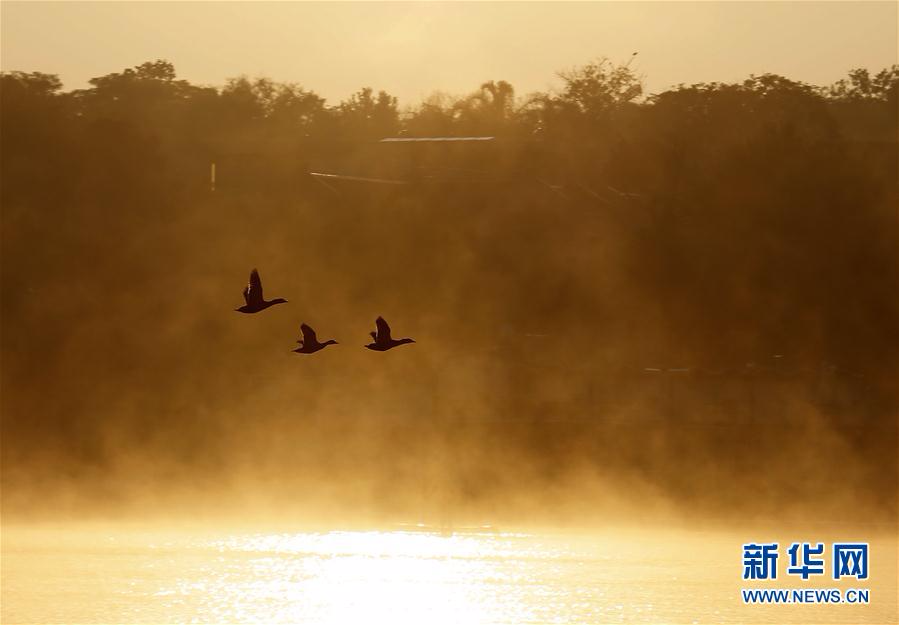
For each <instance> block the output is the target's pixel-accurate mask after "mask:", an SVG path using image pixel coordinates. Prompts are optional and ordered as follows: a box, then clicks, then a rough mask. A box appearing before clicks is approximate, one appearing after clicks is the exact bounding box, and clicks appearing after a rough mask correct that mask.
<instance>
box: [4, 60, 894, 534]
mask: <svg viewBox="0 0 899 625" xmlns="http://www.w3.org/2000/svg"><path fill="white" fill-rule="evenodd" d="M473 78H474V79H473V84H477V80H476V77H473ZM561 80H562V85H563V86H562V88H561V89H560V90H559V91H558V92H552V93H538V94H529V95H519V96H516V94H515V92H514V89H513V86H512V85H509V84H508V83H506V82H503V81H499V80H496V81H489V82H485V83H483V84H482V86H481V87H479V88H478V89H476V90H475V91H474V92H473V93H472V94H470V95H467V96H449V95H445V94H443V95H441V94H435V95H434V96H433V97H431V98H428V99H426V100H425V101H424V102H423V103H421V104H420V105H418V106H416V107H412V108H410V109H399V108H398V106H397V103H396V100H395V99H394V98H392V97H391V96H390V95H389V94H386V93H383V92H380V93H378V92H377V91H375V90H372V89H363V90H360V91H359V92H358V93H357V94H355V95H354V96H352V97H351V98H348V99H347V100H345V101H343V102H341V103H339V104H336V105H335V104H331V103H328V102H326V101H324V100H323V99H322V98H320V97H318V96H317V95H316V94H315V93H314V92H313V91H310V90H309V89H307V88H302V87H300V86H297V85H291V84H282V83H278V82H276V81H272V80H268V79H254V78H245V77H244V78H236V79H234V80H232V81H230V82H229V83H228V84H227V85H225V86H223V87H221V88H210V87H199V86H195V85H191V84H189V83H187V82H185V81H181V80H178V79H177V77H176V76H175V70H174V68H173V67H172V66H171V65H169V64H168V63H165V62H154V63H147V64H144V65H141V66H139V67H137V68H133V69H129V70H125V71H123V72H121V73H116V74H112V75H108V76H103V77H99V78H97V79H95V80H93V81H92V84H91V87H90V88H88V89H85V90H80V91H75V92H62V91H61V89H60V83H59V81H58V79H56V78H55V77H54V76H49V75H45V74H37V73H31V74H27V73H21V72H13V73H5V74H3V78H2V91H0V96H2V128H0V131H2V133H0V141H2V145H0V147H2V156H3V158H2V308H0V315H2V335H0V344H2V369H0V374H2V378H0V381H2V469H3V471H2V480H3V491H2V494H3V512H4V515H5V517H6V518H16V517H24V516H36V517H41V518H43V517H52V518H59V517H60V516H72V517H93V516H105V515H112V516H119V515H121V516H123V517H147V516H152V517H156V516H174V517H190V516H197V515H200V516H206V515H211V516H214V515H221V516H228V517H244V518H255V517H256V516H258V517H260V518H262V517H265V518H278V519H281V520H285V519H287V520H294V519H295V520H297V521H298V522H299V521H314V520H315V519H322V518H327V519H341V520H345V521H348V522H365V521H370V520H392V521H411V522H415V521H418V520H424V521H427V522H459V521H460V520H464V521H465V522H479V523H496V522H500V523H502V522H511V521H516V522H523V521H535V520H545V521H547V522H596V521H601V520H603V519H608V518H612V517H619V516H622V515H627V516H629V515H635V516H638V517H641V518H648V517H652V516H653V515H658V514H678V515H686V516H688V517H697V518H713V519H729V518H734V517H737V516H739V517H740V518H746V517H747V516H750V517H751V516H756V515H757V516H759V517H765V518H770V517H778V518H785V517H787V516H789V515H805V518H809V517H810V516H812V517H813V518H822V519H832V520H843V521H858V520H862V519H871V518H875V519H895V515H896V492H897V465H896V443H897V438H896V437H897V431H896V411H897V388H896V381H897V357H899V349H897V344H899V328H897V324H899V310H897V308H899V299H897V285H899V280H897V277H899V276H897V262H896V261H897V240H896V237H897V228H896V226H897V224H896V212H895V210H896V205H897V204H896V203H897V193H896V172H897V159H896V156H897V153H896V146H897V144H896V136H897V127H896V114H895V112H896V110H897V89H899V68H897V66H893V67H892V68H891V69H887V70H884V71H883V72H881V73H880V74H877V75H869V74H868V73H867V72H864V71H862V70H859V71H856V72H853V73H851V74H850V75H849V77H847V79H846V80H844V81H841V82H840V83H837V84H836V85H832V86H829V87H823V88H822V87H813V86H809V85H805V84H802V83H798V82H794V81H791V80H789V79H788V78H784V77H779V76H772V75H764V76H756V77H749V78H747V79H746V81H745V82H741V83H736V84H723V83H710V84H700V85H693V86H681V87H678V88H675V89H672V90H670V91H667V92H664V93H659V94H646V93H644V92H643V89H642V83H641V77H640V76H638V75H636V74H635V73H634V72H633V71H631V70H630V69H629V68H628V67H627V66H626V65H624V64H613V63H610V62H607V61H602V60H600V61H597V62H593V63H589V64H587V65H584V66H583V67H580V68H576V69H573V70H569V71H567V72H565V73H563V75H562V79H561ZM310 87H311V88H314V85H311V86H310ZM429 136H463V137H464V136H491V137H494V139H493V140H491V141H484V142H480V143H477V144H475V143H464V142H463V143H457V144H445V143H444V144H441V143H427V142H424V143H421V144H411V143H404V142H396V143H388V144H384V143H380V142H379V140H380V139H381V138H384V137H402V138H411V137H429ZM212 163H215V164H216V185H215V190H214V191H213V190H211V181H210V166H211V164H212ZM310 172H314V173H331V174H339V175H346V176H356V177H369V178H379V179H389V180H393V181H396V182H402V183H404V184H382V183H370V182H360V181H352V180H340V179H336V180H335V179H328V180H327V181H325V182H322V180H323V179H322V178H317V177H315V176H310V175H309V173H310ZM254 267H256V268H258V269H259V272H260V274H261V276H262V280H263V284H264V288H265V295H266V297H268V298H272V297H284V298H286V299H288V300H289V303H288V304H286V305H283V306H276V307H273V308H271V309H269V310H266V311H264V312H262V313H260V314H257V315H241V314H239V313H236V312H234V309H235V308H237V307H238V306H240V305H241V304H242V303H243V301H242V297H241V290H242V289H243V287H244V285H245V284H246V280H247V277H248V274H249V272H250V270H251V269H252V268H254ZM379 315H383V316H384V317H385V318H386V319H387V320H388V321H389V322H390V324H391V326H392V328H393V331H394V335H395V336H397V337H403V336H409V337H413V338H414V339H415V340H416V343H415V344H413V345H408V346H403V347H402V348H398V349H395V350H393V351H390V352H387V353H375V352H370V351H368V350H366V349H364V348H363V347H362V346H363V345H364V344H366V343H367V342H369V336H368V332H369V331H371V330H373V329H374V320H375V318H376V317H377V316H379ZM301 322H306V323H308V324H310V325H311V326H312V327H314V328H315V329H316V330H317V332H318V334H319V338H320V339H327V338H336V339H337V340H338V341H339V345H336V346H332V347H329V348H328V349H326V350H324V351H322V352H319V353H317V354H315V355H312V356H304V355H298V354H294V353H291V351H290V350H291V349H293V348H294V347H295V343H294V342H295V340H296V339H297V337H298V336H299V325H300V323H301Z"/></svg>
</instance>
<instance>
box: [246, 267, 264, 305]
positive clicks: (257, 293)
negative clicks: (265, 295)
mask: <svg viewBox="0 0 899 625" xmlns="http://www.w3.org/2000/svg"><path fill="white" fill-rule="evenodd" d="M243 298H244V299H245V300H246V301H247V304H248V305H252V304H261V303H262V280H261V279H260V278H259V272H258V271H256V270H255V269H254V270H253V271H251V272H250V283H249V284H247V288H245V289H244V290H243Z"/></svg>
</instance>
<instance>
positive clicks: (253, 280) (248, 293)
mask: <svg viewBox="0 0 899 625" xmlns="http://www.w3.org/2000/svg"><path fill="white" fill-rule="evenodd" d="M243 298H244V299H245V300H246V302H247V303H246V304H244V305H243V306H241V307H240V308H235V309H234V310H236V311H237V312H242V313H257V312H259V311H260V310H265V309H266V308H268V307H269V306H274V305H275V304H286V303H287V300H286V299H283V298H280V297H278V298H276V299H273V300H265V299H264V298H263V297H262V280H260V279H259V272H258V271H256V270H255V269H254V270H253V271H251V272H250V283H249V284H247V286H246V288H245V289H244V290H243Z"/></svg>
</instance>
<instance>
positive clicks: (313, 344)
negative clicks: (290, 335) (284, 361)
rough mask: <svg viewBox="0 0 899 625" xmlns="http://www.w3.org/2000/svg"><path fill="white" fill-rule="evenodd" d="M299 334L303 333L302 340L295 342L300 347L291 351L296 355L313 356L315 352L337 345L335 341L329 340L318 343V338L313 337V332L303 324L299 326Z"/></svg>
mask: <svg viewBox="0 0 899 625" xmlns="http://www.w3.org/2000/svg"><path fill="white" fill-rule="evenodd" d="M300 332H302V333H303V338H301V339H300V340H299V341H297V343H299V345H300V346H299V347H298V348H296V349H295V350H293V351H295V352H296V353H298V354H314V353H315V352H317V351H319V350H321V349H324V348H325V347H327V346H328V345H337V341H335V340H334V339H329V340H327V341H325V342H324V343H319V342H318V338H317V337H316V336H315V330H313V329H312V328H310V327H309V326H307V325H306V324H305V323H304V324H302V325H301V326H300Z"/></svg>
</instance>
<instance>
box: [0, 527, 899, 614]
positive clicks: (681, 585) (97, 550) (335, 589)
mask: <svg viewBox="0 0 899 625" xmlns="http://www.w3.org/2000/svg"><path fill="white" fill-rule="evenodd" d="M741 540H742V537H739V538H735V537H734V536H728V535H724V534H703V533H699V532H696V533H686V532H681V533H679V534H676V535H674V534H670V533H666V532H652V533H650V532H643V533H639V532H606V533H604V534H590V535H572V534H561V533H560V534H528V533H503V532H492V531H469V532H456V533H451V534H441V533H438V532H429V531H413V530H409V529H403V530H395V531H330V532H302V533H273V534H230V535H225V534H220V535H211V534H196V533H195V534H188V533H178V534H174V533H140V532H128V531H119V532H112V533H110V532H91V533H86V532H82V533H77V532H76V533H73V532H71V531H67V532H61V531H60V532H56V533H51V532H46V531H45V532H33V531H25V532H19V533H17V534H16V535H15V537H14V538H13V539H12V540H8V539H7V537H6V536H4V554H3V588H2V591H3V602H2V605H3V612H2V616H3V622H4V623H18V622H61V621H62V622H81V623H100V622H104V623H109V622H117V623H138V622H141V623H146V622H155V623H361V622H365V623H391V624H400V623H484V624H488V623H625V622H626V623H640V622H642V623H661V622H668V623H693V622H702V623H724V622H798V623H802V622H812V621H813V622H865V621H867V622H872V623H886V622H890V619H893V618H894V613H893V612H890V609H892V610H895V607H893V608H890V607H889V604H888V603H887V604H884V603H883V602H881V605H880V606H879V607H878V606H877V605H876V604H875V605H871V606H867V607H859V606H855V607H854V610H855V611H853V612H847V608H846V607H845V606H840V608H839V609H837V610H836V611H834V610H835V607H834V606H829V607H814V606H801V607H802V608H803V610H800V611H797V610H795V609H792V608H791V609H785V608H784V607H782V606H781V607H779V608H778V607H774V608H772V607H769V608H759V607H757V606H753V607H749V608H747V607H746V606H743V605H742V604H741V602H740V601H739V599H738V595H737V592H738V588H739V586H740V583H739V564H740V561H739V542H740V541H741ZM891 544H892V545H893V549H894V550H895V542H893V543H891ZM888 553H889V552H888ZM893 553H895V551H893ZM884 574H885V575H886V576H887V577H888V576H889V575H892V576H893V578H892V579H893V580H895V566H893V568H892V572H889V571H885V572H883V571H882V572H880V575H881V578H883V577H884ZM36 580H42V581H40V582H37V581H36ZM882 581H885V582H886V583H887V588H889V581H890V580H889V579H886V580H883V579H882ZM888 592H889V591H888V590H886V591H885V592H884V594H887V593H888ZM873 594H874V596H875V599H876V598H877V592H876V591H875V592H874V593H873ZM894 601H895V599H894ZM893 605H894V604H893ZM841 610H842V611H841ZM850 614H851V618H847V616H848V615H850Z"/></svg>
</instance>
